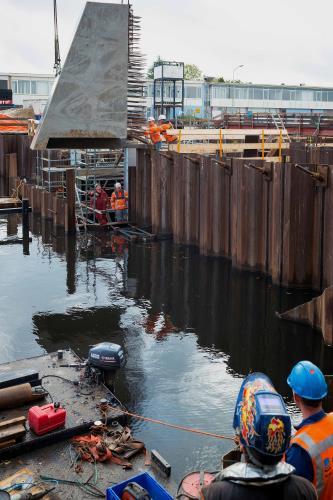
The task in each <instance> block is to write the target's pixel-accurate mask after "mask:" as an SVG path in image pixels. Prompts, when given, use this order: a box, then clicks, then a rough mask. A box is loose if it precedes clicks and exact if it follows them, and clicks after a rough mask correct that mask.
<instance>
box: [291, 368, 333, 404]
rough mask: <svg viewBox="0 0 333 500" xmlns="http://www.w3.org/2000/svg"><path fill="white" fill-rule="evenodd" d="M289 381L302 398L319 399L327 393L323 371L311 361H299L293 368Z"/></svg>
mask: <svg viewBox="0 0 333 500" xmlns="http://www.w3.org/2000/svg"><path fill="white" fill-rule="evenodd" d="M287 383H288V385H289V386H290V387H291V388H292V390H293V391H294V392H295V394H297V395H298V396H300V397H301V398H305V399H314V400H319V399H323V398H324V397H325V396H326V395H327V384H326V381H325V377H324V375H323V372H322V371H321V370H320V368H318V366H316V365H314V364H313V363H311V361H300V362H299V363H297V365H295V366H294V368H293V369H292V370H291V373H290V375H289V377H288V378H287Z"/></svg>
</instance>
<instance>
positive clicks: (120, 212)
mask: <svg viewBox="0 0 333 500" xmlns="http://www.w3.org/2000/svg"><path fill="white" fill-rule="evenodd" d="M114 187H115V189H114V191H113V193H112V195H111V208H112V210H115V211H116V221H117V222H124V221H127V208H128V193H127V191H125V190H124V189H122V187H121V184H120V182H116V184H115V186H114Z"/></svg>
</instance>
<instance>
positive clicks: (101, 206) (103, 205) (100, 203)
mask: <svg viewBox="0 0 333 500" xmlns="http://www.w3.org/2000/svg"><path fill="white" fill-rule="evenodd" d="M89 195H90V207H91V208H93V209H94V215H95V219H96V220H97V221H98V222H99V223H100V224H101V225H104V224H107V222H108V221H107V218H106V214H105V213H100V212H105V210H106V209H107V207H108V206H109V197H108V195H107V193H106V192H105V191H104V189H102V186H101V185H100V184H96V185H95V191H90V193H89ZM95 210H98V212H95Z"/></svg>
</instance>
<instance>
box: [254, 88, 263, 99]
mask: <svg viewBox="0 0 333 500" xmlns="http://www.w3.org/2000/svg"><path fill="white" fill-rule="evenodd" d="M263 94H264V93H263V89H260V88H254V89H253V99H260V100H262V98H263Z"/></svg>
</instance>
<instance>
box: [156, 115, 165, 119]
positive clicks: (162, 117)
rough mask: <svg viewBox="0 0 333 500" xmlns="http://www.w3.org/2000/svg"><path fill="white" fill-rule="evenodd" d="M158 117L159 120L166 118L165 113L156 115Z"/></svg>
mask: <svg viewBox="0 0 333 500" xmlns="http://www.w3.org/2000/svg"><path fill="white" fill-rule="evenodd" d="M158 119H159V120H166V116H165V115H160V116H159V117H158Z"/></svg>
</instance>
